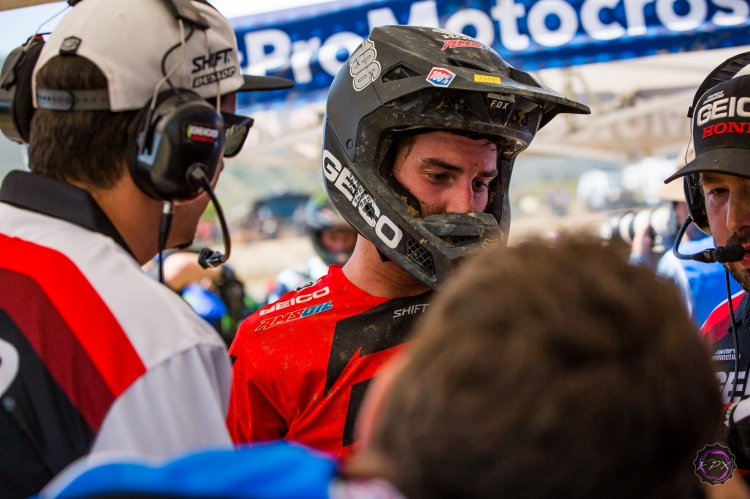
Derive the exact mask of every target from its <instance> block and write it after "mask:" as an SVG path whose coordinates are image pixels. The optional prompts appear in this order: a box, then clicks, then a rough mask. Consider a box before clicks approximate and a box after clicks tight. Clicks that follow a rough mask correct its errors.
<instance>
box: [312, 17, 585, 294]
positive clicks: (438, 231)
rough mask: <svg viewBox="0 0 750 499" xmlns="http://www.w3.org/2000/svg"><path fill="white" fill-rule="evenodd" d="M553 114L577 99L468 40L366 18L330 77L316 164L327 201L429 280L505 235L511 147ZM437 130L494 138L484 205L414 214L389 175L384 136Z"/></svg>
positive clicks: (439, 279) (390, 153)
mask: <svg viewBox="0 0 750 499" xmlns="http://www.w3.org/2000/svg"><path fill="white" fill-rule="evenodd" d="M560 113H575V114H588V113H589V109H588V107H586V106H584V105H583V104H579V103H577V102H574V101H571V100H569V99H566V98H565V97H563V96H562V95H560V94H558V93H557V92H555V91H553V90H551V89H550V88H547V87H545V86H543V85H541V84H540V83H539V82H537V81H536V80H535V79H534V78H533V77H532V76H531V75H529V74H528V73H525V72H523V71H519V70H517V69H515V68H513V67H511V66H509V65H508V64H507V63H506V62H505V61H503V59H502V58H501V57H500V56H499V55H498V54H497V52H495V51H494V50H492V49H491V48H490V47H487V46H485V45H483V44H481V43H479V42H477V41H476V40H475V39H473V38H471V37H469V36H466V35H462V34H460V33H454V32H451V31H447V30H443V29H436V28H422V27H414V26H385V27H381V28H375V29H373V30H372V32H371V33H370V37H369V38H368V39H366V40H364V41H363V42H362V44H361V45H360V46H359V47H358V48H357V50H356V51H355V52H354V53H353V54H352V55H351V57H350V58H349V61H348V63H347V64H345V65H344V66H343V67H342V69H341V70H340V71H339V73H338V75H337V76H336V78H335V79H334V81H333V84H332V85H331V89H330V92H329V94H328V101H327V104H326V117H325V125H324V130H323V175H324V177H325V185H326V189H327V190H328V194H329V196H330V197H331V200H332V201H333V204H334V205H335V206H336V208H337V209H338V210H339V212H340V213H341V214H342V215H343V217H344V218H345V219H346V220H347V221H348V222H349V223H350V224H351V225H352V226H353V227H354V228H355V229H356V230H357V231H358V232H359V233H360V234H362V235H363V236H364V237H366V238H367V239H368V240H370V241H371V242H373V243H374V244H375V245H376V246H377V248H378V249H379V250H380V252H381V253H382V254H383V255H385V256H387V257H388V258H390V259H391V260H393V261H395V262H397V263H398V264H399V265H400V266H401V267H403V268H404V269H406V270H407V272H409V273H410V274H411V275H413V276H414V277H416V278H417V279H419V280H420V281H421V282H423V283H424V284H426V285H427V286H429V287H431V288H437V287H439V286H440V285H441V284H442V283H443V282H444V280H445V279H446V278H447V277H448V276H449V275H450V274H451V273H452V271H453V269H454V267H455V265H456V263H457V262H458V261H460V260H461V259H462V258H463V257H465V256H466V255H468V254H470V253H472V252H474V251H476V250H478V249H480V248H484V249H488V248H490V247H492V246H496V245H498V244H501V245H504V244H505V243H506V242H507V236H508V229H509V227H510V204H509V202H508V185H509V183H510V175H511V171H512V169H513V162H514V160H515V157H516V155H517V154H518V153H519V152H521V151H522V150H524V149H525V148H526V147H527V146H528V145H529V143H530V142H531V139H533V138H534V135H535V134H536V132H537V131H538V130H539V129H540V128H541V127H543V126H544V125H546V124H547V123H548V122H549V121H550V120H551V119H552V118H554V117H555V116H556V115H558V114H560ZM433 130H443V131H448V132H451V133H460V134H462V135H467V136H469V137H475V138H484V139H487V140H491V141H492V142H495V143H496V144H498V172H499V174H498V176H497V177H496V178H495V179H494V180H493V181H492V182H491V183H490V186H489V189H490V193H489V201H488V203H487V208H486V210H485V212H484V213H465V214H443V215H430V216H427V217H424V218H421V217H420V216H419V202H418V201H417V199H416V198H415V197H414V196H412V195H411V193H409V192H408V191H407V190H406V189H405V188H404V187H403V186H402V185H401V184H399V183H398V182H397V181H396V180H395V179H394V178H393V174H392V166H393V159H394V157H395V147H394V145H395V143H396V141H397V140H398V139H399V138H401V137H403V136H404V135H406V134H414V133H418V132H425V131H433Z"/></svg>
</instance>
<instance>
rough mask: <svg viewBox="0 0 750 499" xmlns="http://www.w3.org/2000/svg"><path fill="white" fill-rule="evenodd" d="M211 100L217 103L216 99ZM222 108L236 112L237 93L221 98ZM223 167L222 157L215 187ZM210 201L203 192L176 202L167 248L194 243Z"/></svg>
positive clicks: (214, 183) (213, 184)
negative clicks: (195, 196) (201, 219)
mask: <svg viewBox="0 0 750 499" xmlns="http://www.w3.org/2000/svg"><path fill="white" fill-rule="evenodd" d="M209 102H210V103H212V104H215V102H216V101H215V100H214V101H209ZM221 110H222V111H225V112H229V113H234V112H235V111H236V110H237V94H236V93H232V94H229V95H225V96H223V97H222V98H221ZM223 169H224V158H221V159H220V160H219V164H218V165H217V167H216V175H214V178H213V179H212V181H211V185H212V186H213V187H214V188H215V187H216V183H217V182H218V181H219V175H220V174H221V171H222V170H223ZM209 201H210V199H209V197H208V195H207V194H206V193H203V194H201V195H200V196H198V197H197V198H195V199H192V200H190V201H186V202H183V203H177V204H175V208H174V218H173V220H172V228H171V230H170V231H169V239H168V240H167V248H175V247H187V246H189V245H190V244H192V242H193V238H195V230H196V228H197V227H198V221H199V220H200V218H201V215H203V212H204V211H206V207H207V206H208V202H209Z"/></svg>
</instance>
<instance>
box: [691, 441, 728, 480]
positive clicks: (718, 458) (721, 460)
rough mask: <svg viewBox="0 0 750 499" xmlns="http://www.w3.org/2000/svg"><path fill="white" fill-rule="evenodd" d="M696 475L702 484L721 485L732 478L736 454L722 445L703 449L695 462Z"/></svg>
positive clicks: (712, 445)
mask: <svg viewBox="0 0 750 499" xmlns="http://www.w3.org/2000/svg"><path fill="white" fill-rule="evenodd" d="M693 466H694V467H695V474H696V475H697V476H698V478H700V480H701V482H704V483H708V484H710V485H719V484H721V483H724V482H726V481H727V480H729V479H730V478H732V472H734V470H735V468H736V466H735V460H734V454H732V452H731V451H730V450H729V449H728V448H727V447H724V446H723V445H721V444H710V445H706V446H705V447H703V448H702V449H701V450H700V451H698V454H697V455H696V456H695V461H693Z"/></svg>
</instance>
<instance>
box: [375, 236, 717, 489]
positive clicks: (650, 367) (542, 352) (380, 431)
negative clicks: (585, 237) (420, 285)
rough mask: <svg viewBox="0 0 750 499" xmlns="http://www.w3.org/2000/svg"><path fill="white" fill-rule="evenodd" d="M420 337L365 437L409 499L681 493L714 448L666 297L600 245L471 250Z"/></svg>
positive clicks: (676, 311) (694, 365) (712, 417)
mask: <svg viewBox="0 0 750 499" xmlns="http://www.w3.org/2000/svg"><path fill="white" fill-rule="evenodd" d="M419 335H420V336H419V341H417V342H415V344H414V346H413V348H412V351H411V359H410V361H409V363H408V364H407V366H406V367H405V369H404V371H403V372H402V373H401V374H400V375H399V378H398V380H397V381H396V383H395V385H394V387H393V389H392V391H391V392H390V394H389V395H388V398H387V400H386V402H385V405H384V407H383V409H382V412H381V414H380V419H379V421H378V423H377V426H376V428H375V430H374V434H373V441H372V450H373V451H374V452H376V453H377V454H379V455H380V457H381V458H382V459H383V460H384V462H387V463H388V464H389V466H388V468H389V469H390V470H391V471H390V472H388V473H387V474H390V475H391V476H387V478H389V479H390V480H391V481H392V482H393V483H394V484H395V485H396V486H397V487H399V489H400V490H401V491H402V492H403V493H404V494H405V495H406V496H407V497H409V498H410V499H421V498H428V497H429V498H447V497H471V498H490V497H493V498H494V497H512V498H514V499H522V498H553V497H566V498H592V499H593V498H599V497H609V498H618V497H622V498H633V497H638V498H658V497H679V496H680V493H681V492H683V491H684V490H685V489H686V488H688V487H690V486H691V484H693V485H694V484H695V483H697V481H696V480H697V479H696V478H695V477H694V476H693V474H692V461H693V459H694V458H695V456H696V452H697V451H698V450H699V449H700V448H701V447H703V446H704V445H705V444H708V443H714V442H715V441H716V435H717V431H718V426H719V419H720V418H719V409H720V403H719V397H718V393H717V390H716V386H715V381H714V379H713V375H712V371H711V368H710V360H709V355H708V352H707V350H706V349H705V348H704V346H703V345H702V344H701V342H700V340H699V338H698V334H697V331H696V330H695V326H693V324H692V322H691V320H690V318H689V317H688V315H687V313H686V312H685V311H684V309H683V307H682V305H681V304H680V301H679V298H678V296H677V293H676V290H675V289H674V288H673V287H672V286H671V285H668V284H666V283H663V282H659V281H658V280H657V278H656V277H654V276H653V274H652V273H650V272H649V271H648V270H645V269H642V268H639V267H636V266H630V265H628V264H627V263H626V262H624V261H623V260H622V259H621V257H620V256H618V255H617V254H616V253H615V252H614V251H612V250H611V249H608V248H604V247H601V246H600V245H599V244H598V243H595V242H585V241H580V240H579V241H576V240H566V241H563V242H561V243H559V244H556V245H555V247H549V246H546V245H544V244H543V243H539V242H530V243H526V244H523V245H521V246H519V247H515V248H512V249H508V250H504V252H502V253H501V252H499V251H498V252H491V253H487V254H483V255H481V256H480V257H478V258H475V259H473V260H472V261H471V262H470V263H467V264H466V265H465V267H464V268H462V270H461V272H460V273H459V274H458V275H457V276H456V278H455V280H454V281H452V282H451V284H450V285H449V286H448V287H447V288H446V290H445V292H444V293H443V294H442V295H441V296H440V297H439V299H438V300H437V301H436V303H434V304H433V306H432V309H431V311H430V313H429V314H428V316H427V317H426V318H425V321H424V322H423V323H422V325H421V327H420V329H419Z"/></svg>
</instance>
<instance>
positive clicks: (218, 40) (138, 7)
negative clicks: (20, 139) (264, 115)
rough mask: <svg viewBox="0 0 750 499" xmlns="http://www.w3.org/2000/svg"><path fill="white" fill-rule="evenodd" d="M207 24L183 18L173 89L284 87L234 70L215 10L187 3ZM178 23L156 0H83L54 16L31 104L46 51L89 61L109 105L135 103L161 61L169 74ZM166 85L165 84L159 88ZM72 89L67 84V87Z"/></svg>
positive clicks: (122, 107) (144, 98)
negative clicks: (57, 18) (200, 26)
mask: <svg viewBox="0 0 750 499" xmlns="http://www.w3.org/2000/svg"><path fill="white" fill-rule="evenodd" d="M191 5H193V6H194V7H195V8H196V9H197V10H198V11H199V12H200V13H201V15H202V16H203V17H204V18H205V19H206V21H207V22H208V24H209V26H210V27H209V28H208V29H206V30H202V29H198V28H193V27H191V24H190V23H188V22H185V24H184V32H185V36H186V38H187V41H186V43H185V59H184V61H183V62H182V64H181V65H180V67H179V68H178V69H177V71H176V72H175V73H174V74H173V75H172V77H171V78H170V81H171V83H172V84H173V85H174V86H175V87H177V88H188V89H190V90H193V91H194V92H196V93H198V94H199V95H201V96H202V97H205V98H211V97H215V96H216V90H217V89H216V85H217V81H218V84H219V85H220V88H219V91H220V93H221V94H222V95H225V94H228V93H231V92H237V91H254V90H255V91H259V90H276V89H282V88H289V87H291V86H293V85H294V83H293V82H292V81H290V80H287V79H284V78H275V77H263V76H247V75H243V74H242V72H241V71H240V64H239V56H238V52H237V41H236V38H235V35H234V31H233V30H232V28H231V26H230V25H229V23H228V22H227V20H226V19H225V18H224V16H222V15H221V14H220V13H219V12H218V11H217V10H216V9H215V8H213V7H212V6H210V5H208V4H205V3H203V2H197V1H193V2H191ZM180 40H181V37H180V28H179V24H178V22H177V20H176V19H175V18H174V16H173V15H172V13H170V11H169V9H168V8H167V6H166V5H165V3H164V2H160V1H156V0H85V1H83V2H79V3H78V4H76V6H75V7H73V8H72V9H71V10H70V12H68V13H67V15H65V17H64V18H63V19H62V20H61V21H60V24H59V25H58V26H57V28H56V29H55V30H54V31H53V32H52V34H51V35H50V36H49V39H48V40H47V42H46V44H45V45H44V48H43V49H42V53H41V54H40V56H39V60H38V61H37V64H36V66H35V68H34V76H33V80H32V82H33V95H34V107H38V106H37V88H36V73H37V72H38V71H39V70H40V69H41V68H42V67H43V66H44V65H45V64H46V63H47V62H48V61H49V60H50V59H52V58H53V57H56V56H63V57H65V56H71V55H75V56H79V57H84V58H86V59H88V60H89V61H91V62H92V63H94V64H95V65H96V66H97V67H98V68H99V69H100V70H101V71H102V73H104V76H105V77H106V78H107V88H108V94H109V109H110V110H111V111H127V110H132V109H139V108H142V107H143V106H144V105H145V104H146V103H147V102H148V101H149V100H150V99H151V98H152V96H153V94H154V89H155V88H156V85H157V84H158V83H159V81H160V80H161V79H162V78H163V73H162V59H163V58H164V55H165V54H167V52H169V51H170V49H172V47H174V46H175V45H178V46H177V47H176V48H175V49H174V50H171V52H169V55H168V56H167V57H166V60H165V61H164V71H165V72H169V71H170V70H171V69H172V68H173V67H174V66H175V65H176V64H177V63H178V62H179V61H180V58H181V55H182V50H181V47H180V46H179V43H180ZM166 88H168V86H167V85H166V84H165V85H164V87H162V89H161V90H164V89H166ZM73 90H74V89H73Z"/></svg>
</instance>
